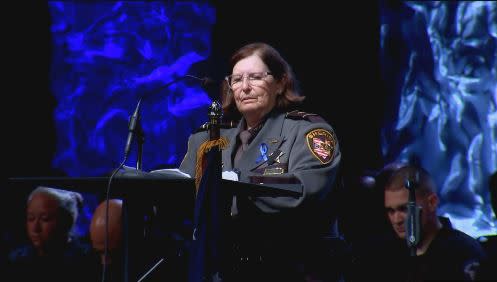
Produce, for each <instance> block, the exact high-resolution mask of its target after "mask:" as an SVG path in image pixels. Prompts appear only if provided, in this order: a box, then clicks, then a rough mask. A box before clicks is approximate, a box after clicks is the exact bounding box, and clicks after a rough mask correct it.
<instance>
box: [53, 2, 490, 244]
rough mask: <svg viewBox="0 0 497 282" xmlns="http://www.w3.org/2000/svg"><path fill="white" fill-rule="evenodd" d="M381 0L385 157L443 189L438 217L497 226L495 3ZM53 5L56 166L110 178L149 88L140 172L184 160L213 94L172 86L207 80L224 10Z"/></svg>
mask: <svg viewBox="0 0 497 282" xmlns="http://www.w3.org/2000/svg"><path fill="white" fill-rule="evenodd" d="M379 3H380V5H379V7H378V8H379V15H380V17H381V18H380V21H379V22H380V26H378V36H379V37H380V40H379V42H380V43H379V44H380V46H379V50H380V56H381V58H380V59H381V66H382V70H381V72H382V77H383V81H384V85H385V89H386V90H387V91H388V92H389V95H388V97H392V100H391V101H388V107H387V109H389V111H387V112H389V113H390V115H388V116H386V122H385V124H384V127H383V130H382V137H383V138H382V148H383V157H384V159H385V160H386V161H387V162H388V161H396V160H409V159H410V160H415V161H418V162H419V163H420V164H421V165H422V166H424V167H425V168H427V169H428V170H429V171H430V172H431V173H432V174H433V175H434V176H435V180H436V182H437V184H438V187H439V191H438V193H439V195H440V197H441V210H440V213H441V214H444V215H447V216H449V217H450V218H451V219H452V220H453V221H454V224H455V226H456V227H457V228H459V229H461V230H463V231H465V232H467V233H468V234H470V235H473V236H479V235H482V234H488V233H496V219H495V215H494V214H493V212H492V211H491V208H490V200H489V197H490V196H489V192H488V177H489V175H490V174H491V173H492V172H495V171H497V132H496V131H497V110H496V108H497V97H496V96H497V89H496V85H497V78H496V77H497V74H496V72H497V70H496V69H497V67H496V53H497V50H496V48H497V47H496V46H497V42H496V40H497V39H496V38H497V18H496V14H497V11H496V5H497V4H496V2H478V1H476V2H453V1H451V2H443V1H436V2H420V1H416V2H400V1H398V2H396V1H380V2H379ZM48 5H49V10H50V21H51V22H50V31H51V53H52V56H51V63H50V64H51V65H50V89H51V92H52V94H53V95H54V96H55V97H56V100H57V101H56V108H55V112H54V118H55V122H56V130H57V137H56V138H57V145H56V154H55V157H54V159H53V162H52V166H53V168H55V169H58V170H61V171H63V172H64V173H66V174H67V175H69V176H97V175H106V174H108V173H109V172H110V171H111V170H112V169H113V168H115V167H116V166H117V165H118V164H119V163H120V162H121V161H122V159H123V155H124V144H125V142H126V137H127V134H128V120H129V117H130V115H131V113H132V112H133V111H134V109H135V107H136V103H137V101H138V99H139V97H141V96H142V95H147V93H153V95H150V96H149V97H148V98H147V99H146V100H144V101H143V103H142V107H141V112H142V121H141V124H142V126H143V130H144V133H145V143H144V152H143V166H144V167H143V169H144V170H150V169H154V168H157V167H167V166H171V167H176V166H178V165H179V163H180V161H181V158H182V156H183V155H184V153H185V152H186V149H187V148H186V140H187V138H188V135H189V134H190V133H191V132H193V131H194V130H195V128H197V127H198V126H199V125H200V124H202V123H203V122H205V121H206V120H207V116H206V113H207V108H208V106H209V105H210V103H211V101H212V97H209V95H208V93H206V91H205V90H204V89H203V88H202V87H200V85H199V84H198V82H196V81H192V80H184V81H181V82H179V83H176V84H174V85H171V86H169V87H164V85H166V84H167V83H169V82H171V81H173V80H174V79H176V78H178V77H181V76H182V75H185V74H189V73H190V74H194V75H200V76H202V75H205V73H195V71H194V70H195V69H196V68H195V66H196V64H199V63H202V62H203V61H205V60H207V59H208V58H210V56H211V55H212V52H211V51H212V50H211V46H212V42H211V38H212V37H211V33H212V29H213V27H214V25H215V24H216V7H215V6H214V5H211V4H209V2H207V1H200V2H195V1H192V2H187V1H179V2H173V1H163V2H140V1H128V2H102V3H97V2H94V3H93V2H85V1H73V2H64V1H61V2H49V4H48ZM218 5H221V3H219V4H218ZM357 9H360V6H358V7H357ZM351 11H353V10H351ZM236 12H237V11H233V13H236ZM293 13H298V9H295V10H294V12H293ZM292 15H293V17H294V18H298V15H295V14H292ZM271 16H272V18H273V20H275V21H277V19H275V18H274V17H275V15H273V14H271ZM280 17H281V18H282V21H284V20H292V19H289V18H284V15H281V16H280ZM283 18H284V19H283ZM258 20H259V21H260V22H264V21H265V20H267V19H258ZM229 24H233V23H232V22H230V23H229ZM257 28H260V27H257ZM263 28H266V27H263ZM302 28H303V29H304V30H305V28H306V27H305V25H304V26H302ZM344 30H347V29H345V28H344ZM239 36H241V35H239ZM363 37H364V35H363ZM292 38H294V34H293V33H292ZM351 38H355V36H354V35H351ZM366 38H367V37H366ZM224 40H227V41H230V38H224ZM295 40H297V39H295ZM217 44H219V46H220V47H222V45H223V44H222V42H218V43H217ZM231 44H233V43H231ZM237 47H238V46H237ZM289 48H290V47H288V48H287V49H285V50H286V51H287V53H291V52H289ZM309 48H310V47H309ZM323 48H324V49H326V48H327V47H326V48H325V47H323ZM350 49H351V50H356V49H358V50H359V49H360V48H350ZM230 51H233V50H230ZM295 52H296V54H300V53H299V51H297V50H296V51H295ZM350 52H352V51H350ZM293 55H294V57H297V55H295V54H293ZM211 71H215V70H211ZM311 71H313V70H308V72H311ZM301 72H304V71H303V70H301ZM305 72H307V70H305ZM302 77H304V78H305V77H306V76H305V75H303V76H302ZM309 77H312V76H310V75H308V76H307V78H309ZM302 82H303V83H302V85H306V81H302ZM308 82H309V80H308V81H307V85H310V83H308ZM304 90H305V89H304ZM313 99H321V98H319V97H314V98H313ZM322 99H323V101H324V98H322ZM343 118H344V119H346V118H347V117H343ZM344 137H345V136H344ZM136 152H137V151H136V147H135V146H133V147H132V150H131V156H130V158H129V160H128V162H127V165H129V166H134V165H135V162H136Z"/></svg>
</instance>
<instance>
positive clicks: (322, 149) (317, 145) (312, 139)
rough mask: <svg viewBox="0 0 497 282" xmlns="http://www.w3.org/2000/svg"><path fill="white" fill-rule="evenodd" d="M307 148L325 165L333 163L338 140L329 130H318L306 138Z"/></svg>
mask: <svg viewBox="0 0 497 282" xmlns="http://www.w3.org/2000/svg"><path fill="white" fill-rule="evenodd" d="M305 139H306V140H307V147H308V148H309V150H310V151H311V153H312V154H313V155H314V157H316V158H317V159H318V160H320V161H321V163H323V164H327V163H329V162H330V161H331V159H332V157H333V153H334V152H335V146H336V139H335V136H334V135H333V133H331V132H330V131H329V130H326V129H323V128H318V129H314V130H312V131H310V132H309V133H307V135H306V136H305Z"/></svg>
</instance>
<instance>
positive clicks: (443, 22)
mask: <svg viewBox="0 0 497 282" xmlns="http://www.w3.org/2000/svg"><path fill="white" fill-rule="evenodd" d="M381 16H382V17H381V42H380V43H381V56H382V63H383V75H384V78H385V80H386V81H388V83H389V87H391V91H392V92H393V93H395V95H396V96H397V97H400V98H399V101H397V102H398V104H399V108H398V111H397V113H396V117H395V118H394V119H395V121H394V123H393V124H390V125H388V126H386V127H385V128H384V130H383V137H384V139H383V142H382V146H383V153H384V155H385V156H386V158H387V159H388V160H390V161H407V160H410V159H413V158H415V159H417V160H419V162H420V164H421V165H422V166H423V167H424V168H426V169H427V170H428V171H430V173H431V174H432V175H433V176H434V178H435V181H436V182H437V186H438V188H439V190H438V195H439V197H440V201H441V202H440V214H442V215H445V216H448V217H449V218H450V219H451V221H452V222H453V224H454V226H455V227H456V228H458V229H461V230H463V231H464V232H466V233H468V234H470V235H472V236H474V237H477V236H481V235H488V234H495V233H497V225H496V223H497V221H496V218H495V215H494V213H493V211H492V207H491V204H490V193H489V189H488V185H489V183H488V180H489V177H490V175H491V174H492V173H494V172H496V171H497V2H495V1H488V2H485V1H461V2H455V1H447V2H445V1H425V2H423V1H412V2H410V1H407V2H400V4H399V5H398V6H395V7H394V6H392V7H387V6H384V7H383V9H382V10H381Z"/></svg>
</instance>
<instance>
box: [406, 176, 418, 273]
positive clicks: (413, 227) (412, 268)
mask: <svg viewBox="0 0 497 282" xmlns="http://www.w3.org/2000/svg"><path fill="white" fill-rule="evenodd" d="M418 183H419V174H417V173H416V176H415V180H414V181H413V180H411V179H409V178H408V179H406V180H405V187H406V189H407V190H409V198H408V202H407V221H406V232H407V233H406V241H407V247H408V248H409V262H410V264H409V268H408V281H416V276H417V275H416V273H417V268H418V267H417V260H416V257H417V254H416V250H417V247H418V243H419V241H420V225H419V213H420V209H419V207H418V206H417V205H416V187H417V186H418Z"/></svg>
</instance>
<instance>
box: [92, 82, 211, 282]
mask: <svg viewBox="0 0 497 282" xmlns="http://www.w3.org/2000/svg"><path fill="white" fill-rule="evenodd" d="M185 79H193V80H196V81H198V82H200V84H201V86H207V85H209V84H213V83H215V81H214V80H212V79H211V78H208V77H197V76H194V75H190V74H187V75H183V76H180V77H177V78H176V79H173V80H172V81H170V82H168V83H166V84H164V85H162V86H160V87H158V88H155V89H153V90H151V91H146V92H145V93H143V94H142V95H140V99H138V103H137V105H136V108H135V111H134V112H133V115H132V116H131V117H130V120H129V125H128V138H127V139H126V145H125V147H124V158H123V161H122V162H121V163H120V164H119V166H118V167H117V168H116V169H114V171H113V172H112V174H111V175H110V177H109V181H108V183H107V191H106V194H105V198H106V206H105V240H104V259H105V260H107V258H108V256H109V250H108V246H109V243H108V241H109V226H108V222H109V199H110V187H111V183H112V180H113V178H114V176H115V175H116V174H117V173H118V172H119V170H120V169H121V168H122V167H124V164H125V163H126V160H127V158H128V155H129V152H130V151H131V144H132V143H133V140H134V139H137V140H138V143H139V144H138V156H137V161H136V164H137V165H136V169H137V170H141V162H142V151H143V150H142V146H143V132H142V128H141V125H140V109H141V104H142V101H143V100H145V99H146V98H147V97H149V96H151V95H152V94H154V93H156V91H157V90H160V89H163V88H166V87H169V86H171V85H173V84H175V83H177V82H179V81H182V80H185ZM135 137H137V138H135ZM125 248H127V247H125ZM125 251H127V250H125ZM161 262H162V260H161V261H159V262H158V263H157V264H156V265H155V266H154V267H153V268H155V267H157V265H159V264H160V263H161ZM128 263H129V262H128V260H127V257H126V258H125V261H124V268H125V269H127V266H128ZM153 268H152V269H151V270H150V271H152V270H153ZM107 271H108V269H107V264H104V265H103V268H102V273H101V278H102V280H101V281H102V282H105V280H106V277H107ZM148 274H149V273H148V272H147V273H146V275H148ZM146 275H144V277H145V276H146ZM144 277H142V278H144ZM140 281H141V279H140Z"/></svg>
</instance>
